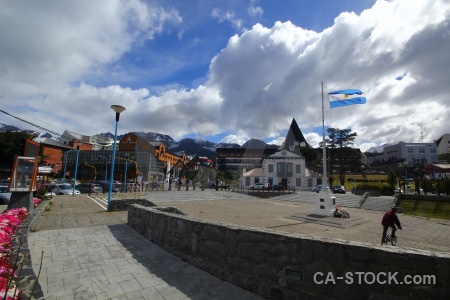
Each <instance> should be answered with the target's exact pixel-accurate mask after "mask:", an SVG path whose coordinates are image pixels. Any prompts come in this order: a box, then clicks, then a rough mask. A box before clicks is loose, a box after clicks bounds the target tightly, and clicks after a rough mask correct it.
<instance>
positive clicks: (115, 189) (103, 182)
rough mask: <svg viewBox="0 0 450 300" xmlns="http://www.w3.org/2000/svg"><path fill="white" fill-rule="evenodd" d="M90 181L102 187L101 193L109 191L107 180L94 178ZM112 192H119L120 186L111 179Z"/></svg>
mask: <svg viewBox="0 0 450 300" xmlns="http://www.w3.org/2000/svg"><path fill="white" fill-rule="evenodd" d="M91 182H92V183H95V184H98V185H100V186H101V187H102V189H103V191H102V192H103V193H108V192H109V181H108V180H94V181H91ZM112 192H113V193H117V192H120V187H119V186H118V185H117V184H116V183H115V182H114V181H113V186H112Z"/></svg>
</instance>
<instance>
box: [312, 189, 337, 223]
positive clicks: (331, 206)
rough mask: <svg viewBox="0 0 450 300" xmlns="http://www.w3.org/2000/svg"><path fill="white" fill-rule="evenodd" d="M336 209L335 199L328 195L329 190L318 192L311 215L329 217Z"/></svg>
mask: <svg viewBox="0 0 450 300" xmlns="http://www.w3.org/2000/svg"><path fill="white" fill-rule="evenodd" d="M335 207H336V197H335V196H333V194H331V193H330V190H328V189H327V190H320V191H319V192H318V193H317V198H316V203H315V206H314V209H313V212H312V213H313V214H314V215H318V216H327V217H331V216H333V214H334V210H335Z"/></svg>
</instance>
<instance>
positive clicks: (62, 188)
mask: <svg viewBox="0 0 450 300" xmlns="http://www.w3.org/2000/svg"><path fill="white" fill-rule="evenodd" d="M51 188H52V192H53V193H55V194H56V195H73V187H72V186H71V185H70V184H67V183H60V184H55V183H53V184H52V185H51ZM79 194H81V193H80V191H79V190H77V189H76V190H75V195H79Z"/></svg>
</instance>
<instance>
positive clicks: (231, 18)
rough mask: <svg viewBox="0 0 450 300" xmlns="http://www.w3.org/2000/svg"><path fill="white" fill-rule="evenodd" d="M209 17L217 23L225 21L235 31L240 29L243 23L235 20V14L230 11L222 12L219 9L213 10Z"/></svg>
mask: <svg viewBox="0 0 450 300" xmlns="http://www.w3.org/2000/svg"><path fill="white" fill-rule="evenodd" d="M211 15H212V16H213V17H214V18H216V19H217V20H218V21H219V23H222V22H225V21H227V22H229V23H230V24H231V25H232V26H233V27H234V28H236V29H241V28H242V25H243V21H242V20H241V19H239V18H237V17H236V15H235V13H234V12H232V11H226V12H222V11H221V10H220V9H219V8H215V9H214V10H213V11H212V13H211Z"/></svg>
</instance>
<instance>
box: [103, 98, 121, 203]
mask: <svg viewBox="0 0 450 300" xmlns="http://www.w3.org/2000/svg"><path fill="white" fill-rule="evenodd" d="M111 108H112V110H114V112H115V113H116V131H115V133H114V146H113V155H112V159H111V176H110V178H109V193H108V207H107V209H108V210H109V209H110V207H111V194H112V184H113V175H114V160H115V159H116V142H117V127H118V125H119V118H120V113H121V112H123V111H124V110H125V107H123V106H120V105H111Z"/></svg>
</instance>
